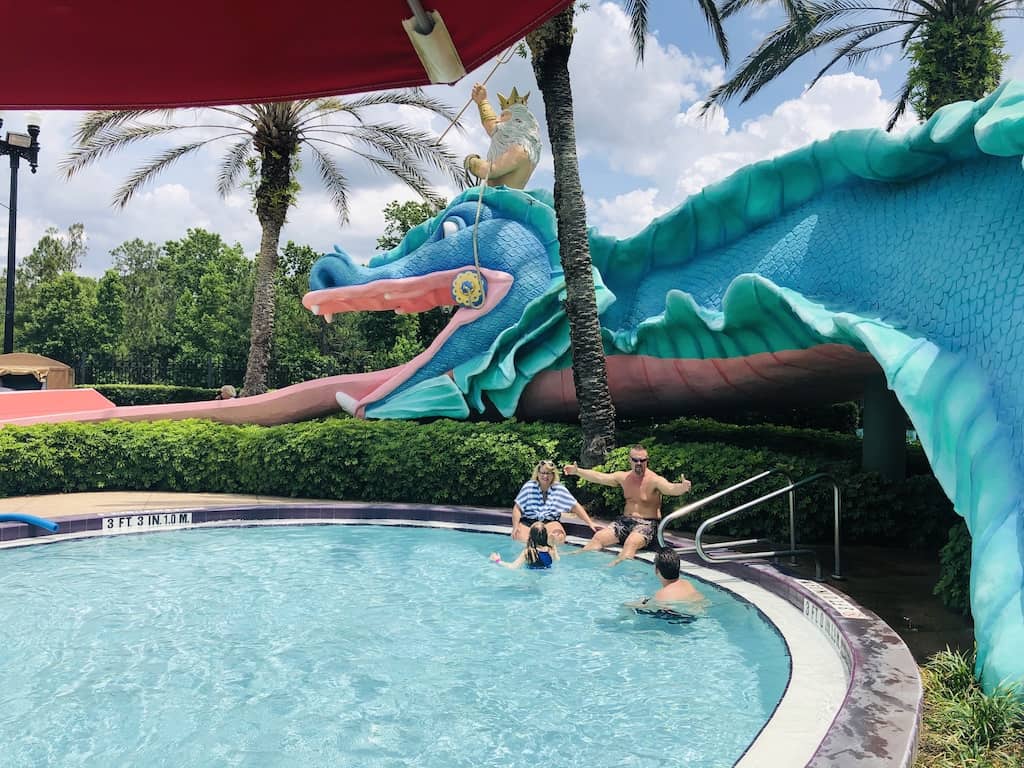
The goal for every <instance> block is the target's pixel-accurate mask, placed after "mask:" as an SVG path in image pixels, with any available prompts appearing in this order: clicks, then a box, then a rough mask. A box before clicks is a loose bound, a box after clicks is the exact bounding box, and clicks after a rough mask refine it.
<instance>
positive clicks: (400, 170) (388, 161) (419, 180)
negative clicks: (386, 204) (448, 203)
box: [354, 150, 443, 207]
mask: <svg viewBox="0 0 1024 768" xmlns="http://www.w3.org/2000/svg"><path fill="white" fill-rule="evenodd" d="M354 151H355V150H354ZM356 154H358V155H359V156H360V157H362V158H363V159H364V160H366V161H367V162H368V163H370V165H372V166H374V167H376V168H378V169H380V170H382V171H385V172H386V173H389V174H391V175H392V176H394V177H395V178H397V179H398V180H399V181H401V182H402V183H403V184H405V185H406V186H407V187H409V188H410V189H411V190H413V191H414V192H416V194H418V195H419V196H420V197H422V198H423V199H424V200H426V201H427V202H429V203H430V204H431V205H434V206H437V207H440V204H441V200H442V199H443V198H441V197H440V196H439V195H438V194H437V193H436V192H434V190H433V189H432V188H431V187H430V183H429V182H428V181H427V180H426V179H425V178H424V177H423V175H422V174H421V173H420V172H419V170H418V169H417V168H416V167H415V166H410V165H408V164H406V163H402V162H400V161H396V160H395V159H394V158H391V157H379V156H377V155H372V154H369V153H366V152H358V151H356Z"/></svg>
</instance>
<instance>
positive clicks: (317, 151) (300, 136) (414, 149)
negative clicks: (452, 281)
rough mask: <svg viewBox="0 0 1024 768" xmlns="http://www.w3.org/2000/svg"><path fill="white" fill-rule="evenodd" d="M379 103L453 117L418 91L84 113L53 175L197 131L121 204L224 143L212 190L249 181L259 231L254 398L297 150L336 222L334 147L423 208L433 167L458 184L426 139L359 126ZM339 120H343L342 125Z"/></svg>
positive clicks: (137, 175)
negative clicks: (400, 186) (393, 182)
mask: <svg viewBox="0 0 1024 768" xmlns="http://www.w3.org/2000/svg"><path fill="white" fill-rule="evenodd" d="M381 105H399V106H408V107H415V108H417V109H423V110H426V111H428V112H433V113H434V114H437V115H440V116H442V117H443V118H444V119H445V120H449V121H450V120H452V119H453V115H452V113H451V111H450V110H449V109H448V107H446V106H445V105H444V104H442V103H441V102H440V101H437V100H435V99H432V98H428V97H427V96H425V95H424V94H423V93H422V92H421V91H418V90H412V91H401V92H389V93H375V94H369V95H365V96H359V97H356V98H353V99H345V100H343V99H340V98H327V99H305V100H302V101H287V102H279V103H274V104H247V105H239V106H227V107H208V108H202V109H189V110H187V111H188V112H192V113H194V114H195V115H196V121H195V122H194V123H188V122H181V123H174V122H169V121H170V120H171V119H172V117H173V116H174V115H175V114H176V113H177V112H179V111H180V110H174V109H142V110H131V111H101V112H90V113H89V114H87V115H86V116H85V117H84V118H83V119H82V122H81V124H80V125H79V127H78V130H77V132H76V134H75V137H74V139H75V144H76V146H75V149H74V150H73V151H72V152H71V154H70V155H69V156H68V158H67V159H66V160H64V162H63V163H62V164H61V169H62V170H63V171H64V173H65V175H66V176H67V177H68V178H70V177H71V176H73V175H74V174H75V173H77V172H78V171H80V170H82V169H83V168H85V167H86V166H88V165H89V164H91V163H93V162H95V161H97V160H99V159H100V158H102V157H104V156H105V155H107V154H109V153H111V152H114V151H117V150H120V149H124V148H126V147H128V146H129V145H131V144H135V143H136V142H139V141H142V140H146V139H153V138H157V137H162V136H164V135H167V134H170V133H175V132H181V131H194V132H197V135H196V137H195V138H194V139H193V140H190V141H187V142H186V143H183V144H180V145H178V146H175V147H172V148H171V149H168V150H165V151H164V152H161V153H160V154H159V155H157V156H156V157H154V158H152V159H151V160H149V161H148V162H147V163H145V164H144V165H143V166H141V167H140V168H139V169H138V170H136V171H135V172H134V173H132V174H131V176H129V177H128V179H127V180H126V181H125V182H124V184H123V185H122V186H121V188H120V189H119V190H117V192H116V194H115V195H114V201H113V203H114V205H115V206H117V207H120V208H123V207H124V206H125V205H127V203H128V201H129V200H131V198H132V197H133V196H134V195H135V193H136V192H138V191H139V190H140V189H141V188H142V186H143V185H145V184H146V183H147V182H149V181H150V180H152V179H153V178H154V177H155V176H157V175H158V174H159V173H160V172H161V171H163V170H164V169H166V168H167V167H169V166H170V165H173V164H174V163H175V162H176V161H177V160H179V159H180V158H182V157H184V156H186V155H188V154H191V153H193V152H196V151H197V150H199V149H201V148H202V147H205V146H206V145H208V144H211V143H213V142H216V141H224V140H227V141H230V142H232V143H231V144H230V146H228V147H227V150H226V152H225V154H224V157H223V159H222V160H221V163H220V166H219V170H218V174H217V191H218V192H219V193H220V194H221V196H222V197H226V196H227V195H228V194H229V193H230V192H231V191H232V190H233V189H235V188H236V187H237V186H238V184H239V182H240V181H242V180H243V179H244V178H247V177H248V178H251V179H252V183H253V185H254V192H253V195H254V198H255V205H256V217H257V218H258V219H259V222H260V228H261V230H262V236H261V240H260V252H259V256H258V258H257V261H256V287H255V291H254V293H253V302H252V324H251V336H250V343H249V360H248V364H247V366H246V372H245V382H244V385H243V386H244V393H245V394H246V395H254V394H259V393H262V392H265V391H266V388H267V385H266V381H267V365H268V362H269V359H270V350H271V341H272V338H273V333H274V274H275V270H276V268H277V262H278V244H279V241H280V236H281V228H282V227H283V226H284V223H285V216H286V215H287V212H288V208H289V207H290V206H291V205H292V204H293V203H294V202H295V200H296V196H297V194H298V189H299V188H298V184H297V182H296V180H295V173H296V170H297V167H298V166H297V162H298V159H299V154H300V152H301V151H302V149H303V148H305V149H306V150H307V152H308V153H309V155H310V156H311V157H312V160H313V164H314V167H315V168H316V170H317V173H318V175H319V177H320V180H321V182H322V183H323V185H324V187H326V189H327V192H328V193H329V195H330V197H331V202H332V203H333V204H334V207H335V209H336V210H337V212H338V215H339V217H340V220H341V223H342V224H345V223H347V222H348V216H349V201H348V179H347V178H346V177H345V174H344V172H343V171H342V169H341V167H340V166H339V165H338V162H337V161H336V159H335V157H334V156H333V153H334V152H335V151H343V152H347V153H350V154H351V155H354V156H355V157H358V158H360V160H362V161H364V162H366V163H369V164H370V165H371V166H373V167H376V168H378V169H380V170H382V171H384V172H385V173H388V174H390V175H392V176H394V177H396V178H398V179H400V180H401V181H402V182H403V183H405V184H407V185H408V186H409V187H410V188H411V189H413V190H414V191H415V192H417V193H418V194H419V195H421V196H422V197H423V198H424V199H425V200H428V201H430V202H431V203H435V204H436V203H439V202H440V198H439V197H438V196H437V195H436V194H435V193H434V192H433V190H432V189H431V187H430V184H429V182H428V181H427V178H426V173H427V172H428V171H429V170H430V169H433V170H437V171H440V172H441V173H442V174H444V175H445V176H447V177H448V178H449V179H451V180H452V181H453V182H454V183H455V184H456V185H458V186H465V184H466V177H465V172H464V171H463V170H462V165H461V162H460V161H459V160H458V159H457V158H456V157H455V156H454V155H452V154H451V153H450V152H448V151H447V150H446V149H444V148H441V147H439V146H437V145H436V143H435V140H434V137H433V136H432V135H430V134H428V133H427V132H425V131H419V130H414V129H410V128H407V127H404V126H401V125H397V124H394V123H372V122H367V120H366V119H365V118H364V115H363V112H364V111H365V110H366V109H367V108H371V107H376V106H381ZM148 117H159V118H161V119H162V122H145V119H146V118H148ZM340 118H345V120H344V122H343V121H342V120H340ZM211 132H212V133H213V135H211Z"/></svg>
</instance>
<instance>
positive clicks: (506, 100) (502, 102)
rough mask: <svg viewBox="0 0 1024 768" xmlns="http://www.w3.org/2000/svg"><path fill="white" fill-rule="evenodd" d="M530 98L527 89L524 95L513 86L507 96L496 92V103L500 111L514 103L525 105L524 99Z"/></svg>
mask: <svg viewBox="0 0 1024 768" xmlns="http://www.w3.org/2000/svg"><path fill="white" fill-rule="evenodd" d="M529 98H530V93H529V91H527V93H525V94H524V95H522V96H520V95H519V91H517V90H516V89H515V88H513V89H512V93H511V94H509V96H508V97H505V96H502V95H501V94H500V93H499V94H498V105H499V106H500V107H501V111H502V112H504V111H505V110H506V109H508V108H509V107H511V106H512V105H514V104H522V105H523V106H524V107H525V106H526V100H527V99H529Z"/></svg>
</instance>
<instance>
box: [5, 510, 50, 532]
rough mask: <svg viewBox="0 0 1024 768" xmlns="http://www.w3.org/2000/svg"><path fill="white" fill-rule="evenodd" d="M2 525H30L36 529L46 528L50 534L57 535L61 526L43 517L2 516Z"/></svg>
mask: <svg viewBox="0 0 1024 768" xmlns="http://www.w3.org/2000/svg"><path fill="white" fill-rule="evenodd" d="M0 523H28V524H29V525H34V526H35V527H36V528H45V529H46V530H48V531H49V532H50V533H56V532H57V529H58V528H60V526H59V525H58V524H57V523H55V522H53V521H52V520H44V519H43V518H41V517H36V516H35V515H18V514H10V515H0Z"/></svg>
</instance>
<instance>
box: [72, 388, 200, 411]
mask: <svg viewBox="0 0 1024 768" xmlns="http://www.w3.org/2000/svg"><path fill="white" fill-rule="evenodd" d="M80 386H81V387H82V388H84V389H95V390H96V391H97V392H99V393H100V394H101V395H103V396H104V397H105V398H107V399H108V400H110V402H112V403H113V404H114V405H118V406H121V405H163V404H165V403H194V402H197V401H199V400H213V398H214V397H216V396H217V392H218V390H216V389H206V388H205V387H175V386H169V385H166V384H88V385H80Z"/></svg>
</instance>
